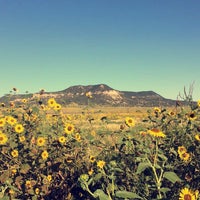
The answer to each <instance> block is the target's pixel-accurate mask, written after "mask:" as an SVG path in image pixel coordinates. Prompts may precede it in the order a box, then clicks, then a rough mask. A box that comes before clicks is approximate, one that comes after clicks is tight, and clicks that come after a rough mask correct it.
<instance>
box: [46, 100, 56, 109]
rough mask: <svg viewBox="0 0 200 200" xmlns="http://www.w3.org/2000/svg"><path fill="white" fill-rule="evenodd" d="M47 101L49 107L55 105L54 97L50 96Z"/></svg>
mask: <svg viewBox="0 0 200 200" xmlns="http://www.w3.org/2000/svg"><path fill="white" fill-rule="evenodd" d="M47 103H48V106H49V107H50V108H54V107H55V105H56V100H55V99H54V98H50V99H49V100H48V102H47Z"/></svg>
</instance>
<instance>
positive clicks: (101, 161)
mask: <svg viewBox="0 0 200 200" xmlns="http://www.w3.org/2000/svg"><path fill="white" fill-rule="evenodd" d="M105 164H106V163H105V161H103V160H99V161H98V162H97V167H99V168H100V169H103V167H104V166H105Z"/></svg>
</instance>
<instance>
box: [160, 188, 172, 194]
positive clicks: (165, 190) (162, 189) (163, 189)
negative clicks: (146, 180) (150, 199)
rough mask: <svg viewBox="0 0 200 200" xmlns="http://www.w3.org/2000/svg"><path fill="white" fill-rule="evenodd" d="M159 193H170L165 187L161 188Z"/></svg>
mask: <svg viewBox="0 0 200 200" xmlns="http://www.w3.org/2000/svg"><path fill="white" fill-rule="evenodd" d="M160 191H161V192H163V193H166V192H169V191H171V189H170V188H167V187H162V188H160Z"/></svg>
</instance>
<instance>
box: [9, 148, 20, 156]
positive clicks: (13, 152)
mask: <svg viewBox="0 0 200 200" xmlns="http://www.w3.org/2000/svg"><path fill="white" fill-rule="evenodd" d="M11 155H12V157H14V158H16V157H18V156H19V152H18V150H16V149H14V150H13V151H11Z"/></svg>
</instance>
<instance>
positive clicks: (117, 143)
mask: <svg viewBox="0 0 200 200" xmlns="http://www.w3.org/2000/svg"><path fill="white" fill-rule="evenodd" d="M86 96H87V97H88V106H85V107H81V108H71V107H70V108H68V107H63V106H62V105H61V104H59V103H57V102H56V100H55V99H54V98H49V99H48V100H46V101H45V100H41V99H40V97H39V96H38V97H37V98H35V101H34V102H33V101H31V102H29V100H28V99H23V100H22V101H21V102H20V103H19V104H17V105H15V103H14V102H1V109H0V149H1V151H0V185H1V187H0V199H2V200H9V199H11V200H14V199H15V200H16V199H33V200H36V199H41V200H42V199H43V200H48V199H63V200H64V199H65V200H67V199H72V200H76V199H86V200H87V199H88V200H89V199H99V200H121V199H144V200H153V199H174V200H176V199H179V200H197V199H199V190H200V173H199V172H200V161H199V154H200V101H197V102H190V101H189V102H188V104H187V105H186V104H184V106H183V105H181V104H180V103H177V105H175V106H174V107H169V108H163V107H149V108H126V107H121V108H117V107H116V108H109V107H107V108H106V107H93V106H92V105H91V104H90V99H91V98H92V95H91V94H86Z"/></svg>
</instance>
